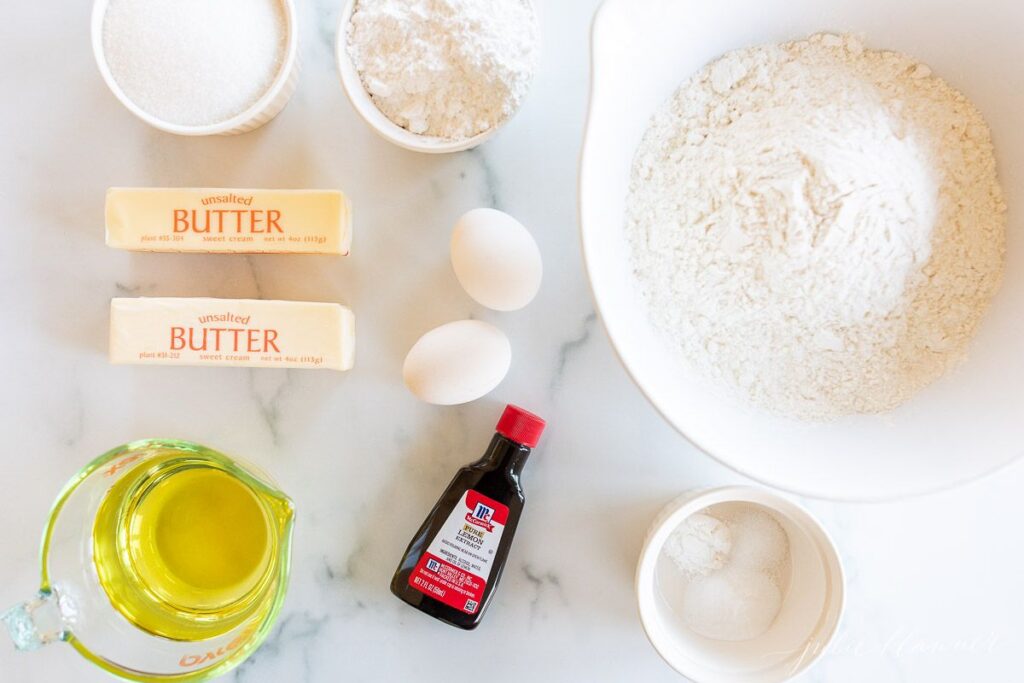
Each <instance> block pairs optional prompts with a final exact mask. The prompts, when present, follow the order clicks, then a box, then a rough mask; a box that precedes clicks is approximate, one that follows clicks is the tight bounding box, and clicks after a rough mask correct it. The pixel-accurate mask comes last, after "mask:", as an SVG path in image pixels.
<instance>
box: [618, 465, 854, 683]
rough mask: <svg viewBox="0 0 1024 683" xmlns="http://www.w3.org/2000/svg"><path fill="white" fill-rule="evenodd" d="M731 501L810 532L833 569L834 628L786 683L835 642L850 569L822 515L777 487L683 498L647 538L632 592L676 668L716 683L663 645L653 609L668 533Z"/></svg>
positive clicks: (644, 622)
mask: <svg viewBox="0 0 1024 683" xmlns="http://www.w3.org/2000/svg"><path fill="white" fill-rule="evenodd" d="M727 502H737V503H751V504H755V505H761V506H763V507H765V508H768V509H769V510H771V511H772V512H775V513H778V514H780V515H782V516H784V517H785V518H786V519H787V520H789V521H790V522H792V523H793V524H795V525H797V526H798V527H800V528H802V529H803V530H804V531H805V532H807V533H808V535H809V536H810V537H811V538H812V540H813V541H814V543H815V546H816V547H817V549H818V551H819V553H821V555H822V560H823V563H824V564H825V566H826V569H827V570H831V571H829V575H830V576H829V579H830V581H831V584H832V585H831V589H832V590H831V593H830V594H829V596H828V598H829V599H828V600H827V601H826V603H825V605H824V607H823V609H822V614H823V615H824V614H825V612H827V611H829V610H832V609H834V610H835V613H836V616H835V619H834V621H833V623H832V624H831V625H830V626H826V630H824V631H822V633H823V634H824V637H823V638H821V640H820V645H819V646H818V647H816V648H815V650H814V651H813V652H812V654H811V655H809V656H807V657H805V658H804V659H803V660H802V661H801V662H800V665H799V666H798V667H796V668H794V669H793V670H792V671H791V672H790V673H789V674H788V675H787V676H785V677H784V678H780V679H777V683H782V681H786V680H789V679H791V678H793V677H795V676H797V675H800V674H802V673H806V672H807V671H808V670H809V669H810V668H811V667H813V666H814V664H816V663H817V662H818V661H819V660H820V659H821V658H822V657H823V656H824V655H825V653H826V652H827V651H828V649H829V646H830V645H831V644H832V642H833V641H834V640H835V638H836V635H837V634H838V632H839V628H840V626H841V625H842V622H843V615H844V614H845V612H846V602H847V599H846V572H845V569H844V568H843V561H842V557H841V556H840V555H839V551H838V549H837V548H836V544H835V540H834V539H833V538H832V536H831V534H829V532H828V530H827V529H826V528H825V527H824V526H823V525H822V523H821V522H820V521H819V520H818V518H817V517H815V516H814V515H813V514H811V512H810V511H809V510H807V508H805V507H804V506H802V505H800V504H799V503H797V502H795V501H793V500H790V499H788V498H786V497H784V496H782V495H779V494H777V493H775V492H773V491H769V490H766V489H762V488H758V487H755V486H742V485H736V486H719V487H712V488H697V489H693V490H690V491H688V492H686V493H683V494H682V495H680V496H678V497H677V498H675V499H674V500H672V501H671V502H669V503H668V504H666V505H665V506H664V507H663V508H662V509H661V510H660V511H659V512H658V513H657V515H655V517H654V519H653V521H652V522H651V525H650V527H649V528H648V530H647V532H646V535H645V537H644V542H643V546H642V547H641V550H640V555H639V559H638V560H637V567H636V573H635V575H634V585H633V590H634V597H635V600H636V605H637V612H638V614H639V617H640V625H641V627H642V628H643V630H644V635H645V636H646V637H647V640H648V642H650V644H651V646H652V647H653V648H654V649H655V651H656V652H657V653H658V655H659V656H660V657H661V658H662V659H663V660H664V661H665V663H666V664H668V665H669V666H670V667H672V669H673V670H674V671H676V672H677V673H679V674H681V675H683V676H686V677H687V678H689V679H690V680H692V681H694V683H713V681H711V680H710V679H704V680H702V679H700V678H695V677H694V675H693V673H692V672H688V671H684V670H683V668H682V667H680V666H678V662H677V661H674V659H673V658H672V657H671V654H670V653H669V652H668V651H667V650H666V648H664V647H663V640H665V639H663V638H662V637H661V636H659V635H658V634H657V633H656V627H655V626H654V624H655V621H654V619H653V616H652V615H651V613H650V609H651V608H652V606H653V603H654V600H655V599H656V596H655V574H656V568H657V562H658V557H659V556H660V554H661V550H662V548H663V547H664V545H665V541H666V540H667V539H668V536H669V535H670V534H671V533H672V531H673V530H675V528H676V527H678V526H679V524H680V523H682V522H683V520H685V519H686V518H687V517H690V516H691V515H693V514H696V513H698V512H700V511H701V510H704V509H706V508H707V507H709V506H711V505H715V504H718V503H727Z"/></svg>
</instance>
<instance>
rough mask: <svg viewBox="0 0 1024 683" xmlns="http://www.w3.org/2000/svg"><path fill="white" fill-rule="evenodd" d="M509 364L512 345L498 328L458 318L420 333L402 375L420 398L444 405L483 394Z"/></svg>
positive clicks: (501, 377) (493, 384)
mask: <svg viewBox="0 0 1024 683" xmlns="http://www.w3.org/2000/svg"><path fill="white" fill-rule="evenodd" d="M511 364H512V345H511V344H510V343H509V341H508V337H506V336H505V333H504V332H502V331H501V330H499V329H498V328H497V327H495V326H494V325H490V324H488V323H485V322H482V321H480V320H460V321H458V322H453V323H448V324H447V325H441V327H438V328H435V329H433V330H431V331H430V332H427V333H426V334H425V335H423V336H422V337H420V339H419V341H417V342H416V343H415V344H414V345H413V347H412V349H411V350H410V351H409V355H407V356H406V357H405V366H404V367H403V369H402V375H403V377H404V379H405V384H406V386H407V387H409V390H410V391H411V392H412V393H413V394H415V395H416V397H417V398H419V399H420V400H423V401H426V402H427V403H433V404H435V405H443V406H450V405H457V404H460V403H468V402H470V401H475V400H476V399H478V398H480V397H481V396H483V395H484V394H487V393H489V392H490V391H491V390H492V389H494V388H495V387H496V386H498V385H499V384H500V383H501V380H503V379H505V375H506V374H508V369H509V367H510V366H511Z"/></svg>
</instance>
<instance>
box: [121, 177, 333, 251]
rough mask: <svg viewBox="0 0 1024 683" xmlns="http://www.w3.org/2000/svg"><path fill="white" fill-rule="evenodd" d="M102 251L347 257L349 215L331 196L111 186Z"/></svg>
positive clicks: (328, 192)
mask: <svg viewBox="0 0 1024 683" xmlns="http://www.w3.org/2000/svg"><path fill="white" fill-rule="evenodd" d="M106 224H107V245H108V246H111V247H116V248H118V249H129V250H132V251H168V252H199V253H235V254H335V255H347V254H348V253H349V248H350V246H351V242H352V211H351V208H350V206H349V202H348V199H346V197H345V195H343V194H342V193H341V192H338V191H336V190H226V189H170V188H126V187H113V188H110V189H109V190H107V209H106Z"/></svg>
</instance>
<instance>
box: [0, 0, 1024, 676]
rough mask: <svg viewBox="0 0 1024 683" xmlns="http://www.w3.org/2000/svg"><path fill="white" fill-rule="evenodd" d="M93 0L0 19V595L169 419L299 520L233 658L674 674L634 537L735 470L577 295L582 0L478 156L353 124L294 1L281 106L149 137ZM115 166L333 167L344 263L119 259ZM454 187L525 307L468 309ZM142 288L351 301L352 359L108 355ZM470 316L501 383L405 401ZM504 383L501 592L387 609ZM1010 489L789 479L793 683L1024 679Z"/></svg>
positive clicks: (300, 183) (549, 24) (34, 571)
mask: <svg viewBox="0 0 1024 683" xmlns="http://www.w3.org/2000/svg"><path fill="white" fill-rule="evenodd" d="M88 4H89V3H83V2H79V3H28V2H22V3H14V4H13V5H11V6H10V7H9V8H8V10H7V12H8V18H7V20H6V21H5V23H4V26H3V28H2V35H0V37H2V43H3V44H4V46H5V54H6V56H7V59H8V66H7V67H6V68H5V69H4V70H3V71H2V79H3V91H4V92H6V93H7V94H8V95H7V96H8V104H7V105H6V106H5V107H4V109H3V110H2V111H0V149H2V155H0V159H2V161H0V193H2V200H0V216H2V221H3V223H4V227H5V232H6V240H7V242H5V243H4V246H3V249H0V326H2V329H3V331H4V333H3V335H2V336H0V359H2V360H0V363H2V371H0V377H2V381H0V432H2V434H3V441H4V444H5V452H4V453H3V454H2V456H0V482H2V483H3V486H4V487H5V493H4V495H2V496H0V519H2V520H3V523H2V524H0V607H4V606H6V605H8V604H13V603H15V602H18V601H20V600H24V599H26V598H28V597H29V596H30V595H31V594H32V593H33V591H34V590H35V589H36V587H37V585H38V584H37V582H38V560H37V553H38V543H39V533H40V530H41V529H42V526H43V523H44V520H45V518H46V514H47V510H48V507H49V505H50V503H51V501H52V500H53V498H54V496H55V495H56V493H57V491H58V489H59V488H60V487H61V486H62V485H63V484H64V482H65V481H66V480H67V479H68V478H69V477H70V476H71V475H72V474H73V473H74V472H75V471H76V470H77V469H78V468H79V467H81V466H82V465H83V464H85V462H86V461H88V460H89V459H91V458H92V457H93V456H95V455H98V454H99V453H101V452H103V451H105V450H107V449H108V448H110V447H112V446H114V445H116V444H119V443H122V442H125V441H129V440H133V439H138V438H142V437H149V436H167V437H178V438H185V439H191V440H194V441H198V442H200V443H205V444H208V445H211V446H214V447H216V448H219V449H221V450H224V451H227V452H230V453H235V454H238V455H241V456H242V457H244V458H246V459H248V460H250V461H253V462H255V463H257V464H258V465H260V466H262V467H263V468H265V469H266V470H268V471H270V472H272V473H273V474H274V476H275V478H276V479H277V480H278V481H279V482H280V483H281V485H282V487H283V488H284V490H285V491H287V492H289V493H290V494H291V495H292V496H293V497H294V499H295V502H296V506H297V508H298V511H299V519H298V526H297V531H296V543H295V551H294V574H293V579H292V586H291V591H290V594H289V597H288V600H287V603H286V605H285V608H284V612H283V614H282V616H281V618H280V621H279V623H278V625H277V627H276V630H275V631H274V633H273V634H272V635H271V637H270V639H269V640H268V642H267V643H266V644H265V646H264V647H263V648H262V649H261V650H259V651H258V652H257V653H256V655H255V656H254V657H253V658H252V659H251V660H250V661H248V662H247V663H246V664H244V665H243V666H242V668H240V669H238V670H237V671H236V672H235V673H233V674H232V675H231V678H233V680H236V681H240V682H257V681H277V680H286V681H303V682H309V683H319V682H325V683H326V682H328V681H331V682H334V681H348V680H351V681H408V680H413V679H415V680H418V681H421V682H432V681H438V682H440V681H449V680H452V677H453V673H454V672H455V667H456V666H458V667H459V673H462V672H466V671H467V669H466V668H464V667H465V666H466V665H464V664H457V662H459V661H460V658H461V657H464V656H465V655H466V654H467V647H469V648H472V650H471V653H472V658H473V660H474V661H477V662H482V664H481V665H480V668H479V669H478V670H477V671H476V672H473V673H475V674H479V675H480V676H481V677H484V678H485V679H486V680H487V681H489V682H490V683H500V682H509V683H511V682H513V681H522V680H534V681H556V680H557V681H591V682H596V681H609V682H611V681H625V680H631V681H632V680H644V681H652V682H653V681H666V682H668V681H673V680H680V679H679V677H678V676H676V675H675V674H674V673H673V672H672V670H671V669H669V667H668V666H667V665H666V664H664V663H663V662H662V661H661V659H660V658H659V657H658V655H657V654H656V653H655V652H654V650H653V649H652V648H651V647H650V646H649V645H648V643H647V641H646V639H645V637H644V634H643V632H642V630H641V628H640V623H639V620H638V617H637V613H636V607H635V604H634V599H633V590H632V580H633V569H634V565H635V562H636V558H637V554H638V552H639V549H640V543H641V540H642V537H643V534H644V532H645V530H646V528H647V525H648V523H649V522H650V520H651V519H652V517H653V516H654V515H655V514H656V512H657V511H658V510H659V509H660V508H661V507H662V506H663V505H664V504H666V503H667V502H668V501H670V500H671V499H673V498H674V497H675V496H677V495H678V494H679V493H681V492H683V491H685V490H687V489H691V488H694V487H699V486H706V485H716V484H726V483H736V482H742V481H743V479H742V478H741V477H740V476H738V475H736V474H734V473H732V472H731V471H729V470H727V469H725V468H723V467H721V466H719V465H717V464H716V463H714V462H712V461H711V460H709V459H708V458H706V457H704V456H702V455H701V454H699V453H698V452H697V451H696V450H695V449H694V448H693V447H692V446H691V445H689V444H688V443H687V442H686V441H685V439H683V438H682V437H681V436H679V435H678V434H677V433H675V432H674V431H673V430H672V429H671V428H670V427H668V426H667V425H666V424H665V423H664V422H663V421H662V420H661V418H660V417H659V416H658V415H657V414H656V413H655V411H654V410H653V409H652V408H651V406H650V405H648V404H647V402H646V401H645V399H644V398H643V397H642V396H641V395H640V393H639V392H638V391H637V390H636V389H635V387H634V386H633V385H632V384H631V382H630V380H629V379H628V377H627V376H626V374H625V372H624V371H623V370H622V368H621V367H620V366H619V364H618V362H617V361H616V359H615V356H614V354H613V353H612V351H611V348H610V347H609V344H608V342H607V339H606V338H605V336H604V333H603V331H602V329H601V327H600V323H599V321H598V320H597V318H596V316H595V313H594V310H593V304H592V301H591V299H590V294H589V291H588V288H587V283H586V278H585V276H584V272H583V268H582V263H581V260H580V254H579V249H578V241H577V226H576V205H575V201H576V200H575V197H576V163H577V156H578V152H579V145H580V141H581V135H582V125H583V119H584V115H585V111H586V98H587V73H588V64H587V39H588V27H589V21H590V18H591V16H592V14H593V11H594V9H595V7H596V5H597V4H598V0H546V1H544V2H541V3H540V4H541V5H542V7H541V10H542V15H543V25H544V34H545V35H544V38H545V45H546V49H545V54H544V61H543V66H542V70H541V72H540V74H539V76H538V79H537V81H536V83H535V87H534V90H533V92H532V94H531V96H530V99H529V100H528V102H527V104H526V106H525V108H524V109H523V111H522V113H521V115H520V116H519V117H518V118H517V119H516V120H515V121H514V122H513V123H512V124H511V125H510V126H509V127H508V128H507V130H505V131H504V132H503V133H502V134H501V135H499V136H498V137H496V138H495V139H494V140H493V141H492V142H490V143H489V144H487V145H486V146H485V147H484V148H482V149H480V150H477V151H474V152H470V153H464V154H458V155H455V156H448V157H441V158H432V157H427V156H418V155H416V154H412V153H409V152H405V151H402V150H399V149H397V148H394V147H391V146H389V145H388V144H387V143H385V142H383V141H381V140H379V139H378V138H376V137H375V136H374V135H372V134H371V133H370V132H369V130H368V129H367V128H366V127H365V126H364V125H363V124H362V123H361V122H360V121H359V120H357V118H356V116H355V114H354V113H353V111H352V110H351V109H350V107H349V105H348V103H347V102H346V101H345V100H344V98H343V95H342V91H341V88H340V86H339V84H338V78H337V75H336V73H335V68H334V65H333V58H332V45H333V39H334V31H335V23H336V20H337V15H338V12H339V9H340V8H339V5H340V4H341V3H340V2H339V1H338V0H330V1H328V0H320V1H318V2H312V1H304V2H300V3H299V6H300V7H299V9H300V14H301V31H302V37H301V40H302V59H303V73H302V78H301V83H300V86H299V90H298V92H297V94H296V95H295V98H294V99H293V101H292V102H291V104H290V105H289V106H288V108H287V109H286V110H285V111H284V113H283V114H282V115H281V116H280V117H279V118H278V119H277V120H276V121H274V122H273V123H271V124H270V125H269V126H267V127H266V128H264V129H261V130H259V131H257V132H254V133H250V134H248V135H244V136H240V137H235V138H217V139H184V138H177V137H173V136H170V135H166V134H163V133H160V132H157V131H155V130H152V129H149V128H147V127H146V126H145V125H143V124H142V123H141V122H139V121H137V120H135V119H134V118H132V117H131V115H130V114H128V113H127V112H126V111H125V110H124V109H122V108H121V106H120V105H119V104H118V103H117V102H116V101H115V99H114V98H113V97H112V96H111V95H110V94H109V93H108V92H107V91H106V89H105V87H104V86H103V83H102V81H101V79H100V77H99V75H98V73H97V71H96V68H95V66H94V64H93V62H92V56H91V51H90V47H89V38H88V29H87V27H88V13H89V7H88ZM112 185H139V186H147V185H151V186H203V185H206V186H211V185H212V186H235V187H245V186H255V187H337V188H342V189H344V190H345V191H346V192H347V193H349V194H350V196H351V197H352V199H353V201H354V205H355V209H356V231H357V232H356V236H355V245H354V252H353V256H351V257H350V258H348V259H345V260H338V259H330V258H325V259H320V258H316V257H313V258H310V257H301V256H297V257H290V256H275V257H266V256H265V257H243V256H227V257H215V256H174V255H158V254H129V253H125V252H119V251H114V250H111V249H108V248H106V247H105V246H104V244H103V225H102V224H103V197H104V191H105V190H106V188H107V187H108V186H112ZM478 206H494V207H497V208H500V209H503V210H505V211H508V212H510V213H512V214H513V215H515V216H517V217H518V218H519V219H521V220H522V221H523V222H524V223H525V224H526V225H527V226H529V227H530V228H531V229H532V231H533V233H534V234H535V235H536V237H537V239H538V241H539V243H540V246H541V249H542V251H543V254H544V257H545V261H546V273H545V275H546V279H545V283H544V287H543V290H542V292H541V294H540V296H539V298H538V300H537V301H536V302H535V303H534V304H533V305H532V306H531V307H529V308H528V309H526V310H525V311H522V312H519V313H514V314H495V313H490V312H487V311H484V310H482V309H481V308H480V307H479V306H476V305H475V304H474V303H473V302H472V301H471V300H470V299H469V298H468V297H467V296H466V295H465V294H464V293H463V292H462V290H461V289H460V287H459V285H458V283H457V282H456V280H455V278H454V276H453V275H452V273H451V269H450V267H449V265H448V260H447V244H448V236H449V231H450V229H451V226H452V223H453V221H454V219H455V218H456V217H457V216H459V215H460V214H461V213H462V212H463V211H465V210H467V209H470V208H474V207H478ZM135 295H149V296H160V295H163V296H218V297H263V298H280V299H297V300H302V299H309V300H324V301H340V302H344V303H347V304H349V305H351V306H352V307H353V308H354V309H355V310H356V314H357V316H358V319H359V355H358V364H357V368H356V369H355V370H354V371H352V372H351V373H348V374H344V375H343V374H337V373H331V372H308V371H279V370H269V371H268V370H257V371H247V370H237V369H198V368H175V369H171V368H159V367H112V366H110V365H109V364H108V363H107V361H106V356H105V346H106V334H107V308H108V304H109V300H110V298H111V297H114V296H135ZM468 316H472V317H479V318H482V319H485V320H489V321H492V322H494V323H496V324H498V325H499V326H500V327H502V328H503V329H504V330H506V331H507V332H508V334H509V336H510V337H511V339H512V343H513V349H514V361H513V368H512V372H511V374H510V376H509V377H508V379H507V380H506V381H505V382H504V383H503V384H502V385H501V386H500V387H499V388H498V389H497V390H496V391H495V392H494V393H493V394H492V395H490V396H488V397H487V398H485V399H484V400H481V401H478V402H476V403H473V404H470V405H467V406H463V407H458V408H439V407H432V406H427V405H424V404H422V403H419V402H417V401H416V400H415V399H414V398H413V397H412V396H411V395H410V394H409V393H408V392H407V391H406V390H405V388H404V387H403V385H402V382H401V364H402V360H403V357H404V355H405V352H406V350H407V349H408V348H409V347H410V345H411V344H412V343H413V341H415V339H416V338H417V337H418V336H419V335H420V334H421V333H423V332H424V331H426V330H427V329H429V328H431V327H433V326H435V325H437V324H440V323H444V322H448V321H450V320H454V319H459V318H464V317H468ZM508 401H513V402H517V403H520V404H522V405H524V406H527V407H529V408H531V409H534V410H535V411H536V412H538V413H540V414H542V415H544V416H545V417H546V418H548V420H549V422H550V425H551V427H550V431H549V433H548V435H547V436H546V438H545V443H544V444H543V446H542V448H541V449H540V451H539V452H538V453H537V454H536V455H535V456H534V457H533V458H532V460H531V462H530V464H529V466H528V468H527V473H526V480H525V483H526V488H527V496H528V505H527V511H526V517H525V519H524V521H523V523H522V525H521V527H520V530H519V533H518V536H517V541H516V545H515V547H514V550H513V552H512V555H511V558H510V564H509V566H508V568H507V571H506V574H505V577H504V579H503V583H502V586H501V589H500V591H499V592H498V594H497V596H496V598H495V600H494V604H493V605H492V606H491V609H490V612H489V613H488V615H487V618H486V619H485V621H484V624H483V625H482V626H481V628H480V629H479V630H477V631H475V632H473V633H464V632H460V631H456V630H455V629H451V628H447V627H445V626H443V625H441V624H439V623H437V622H435V621H433V620H431V619H429V618H427V617H425V616H423V615H421V614H419V613H418V612H416V611H414V610H412V609H410V608H408V607H407V606H405V605H403V604H402V603H400V602H399V601H398V600H396V599H395V598H394V597H392V596H391V594H390V593H389V592H388V582H389V580H390V577H391V574H392V572H393V570H394V568H395V566H396V563H397V561H398V559H399V557H400V556H401V554H402V551H403V550H404V548H405V545H406V543H407V542H408V541H409V539H410V537H411V535H412V534H413V532H414V531H415V529H416V527H417V526H418V524H419V523H420V521H421V520H422V518H423V516H424V515H425V513H426V512H427V510H428V509H429V508H430V506H431V505H432V504H433V502H434V500H435V498H436V496H437V495H438V494H439V492H440V490H441V489H442V488H443V486H444V484H445V483H446V482H447V480H448V479H449V477H450V476H451V474H452V473H453V471H454V470H455V469H456V468H457V467H458V466H460V465H461V464H463V463H464V462H467V461H469V460H471V459H474V458H475V457H476V456H477V455H478V454H480V453H481V452H482V449H483V448H484V447H485V445H486V443H487V440H488V439H489V437H490V434H491V431H492V426H493V423H494V421H495V419H496V418H497V416H498V413H499V411H500V408H501V406H502V405H503V404H504V402H508ZM979 448H984V442H983V441H981V442H979ZM964 455H965V457H969V456H970V454H964ZM1022 490H1024V464H1018V465H1016V466H1014V467H1011V468H1008V469H1005V470H1003V471H1002V472H1000V473H999V474H998V475H996V476H995V477H992V478H989V479H987V480H984V481H981V482H978V483H975V484H972V485H970V486H968V487H966V488H963V489H959V490H956V491H951V492H947V493H943V494H939V495H934V496H930V497H926V498H921V499H916V500H911V501H909V502H902V503H892V504H880V505H870V506H867V505H850V504H833V503H828V502H822V501H805V502H806V503H807V505H808V506H809V507H810V508H811V510H812V511H813V512H814V513H816V514H817V515H818V516H819V517H820V519H821V520H822V521H823V523H824V524H825V526H826V527H827V528H828V529H829V531H830V532H831V533H832V534H833V535H834V538H835V540H836V543H837V544H838V546H839V549H840V551H841V554H842V557H843V560H844V562H845V566H846V571H847V580H848V607H847V610H846V614H845V618H844V621H843V624H842V628H841V632H840V634H839V636H838V637H837V639H836V641H835V643H834V645H833V647H832V648H831V651H830V652H829V653H828V654H827V656H826V657H825V658H824V659H823V660H822V661H821V662H820V663H819V664H818V665H817V666H816V667H815V668H814V669H812V670H811V672H809V673H808V674H805V675H804V676H802V677H801V678H800V679H799V680H801V681H804V682H805V683H810V682H812V681H829V682H830V683H844V682H850V683H852V682H854V681H866V680H870V681H872V682H873V683H890V682H896V681H921V682H925V681H927V682H929V683H938V682H942V681H950V682H952V681H964V680H979V681H1009V680H1011V679H1014V678H1016V677H1019V671H1020V665H1019V653H1020V651H1021V650H1022V648H1024V627H1022V625H1021V624H1022V621H1021V618H1020V610H1021V606H1022V605H1024V581H1021V578H1020V570H1021V567H1022V563H1024V540H1022V539H1024V535H1022V534H1021V533H1020V531H1019V529H1018V528H1017V527H1016V522H1017V520H1020V519H1021V518H1024V496H1021V491H1022ZM474 677H476V676H474ZM65 679H73V680H75V681H80V682H82V683H88V682H90V681H104V680H107V678H106V676H105V675H104V674H101V673H99V672H97V671H94V670H93V669H92V668H91V667H89V666H88V665H87V664H86V663H85V662H84V660H81V659H79V658H78V657H77V655H76V654H75V653H74V652H73V651H72V650H71V648H69V647H66V646H62V645H61V646H53V647H50V648H47V649H46V650H44V651H42V652H38V653H33V654H20V653H15V652H14V651H13V648H11V647H10V645H9V644H7V643H4V642H0V680H3V681H4V683H53V682H54V681H59V680H65Z"/></svg>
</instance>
